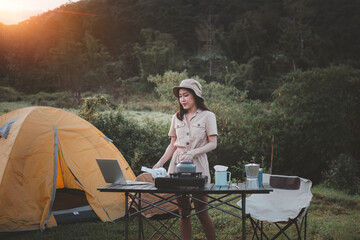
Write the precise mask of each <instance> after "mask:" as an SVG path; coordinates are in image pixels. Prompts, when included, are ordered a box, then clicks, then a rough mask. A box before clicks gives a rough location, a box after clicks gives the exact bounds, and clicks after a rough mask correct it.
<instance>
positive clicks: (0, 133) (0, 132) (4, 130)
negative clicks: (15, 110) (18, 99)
mask: <svg viewBox="0 0 360 240" xmlns="http://www.w3.org/2000/svg"><path fill="white" fill-rule="evenodd" d="M15 120H16V118H15V119H13V120H10V121H8V122H7V123H5V125H4V126H2V127H0V137H3V138H5V139H7V137H8V135H9V132H10V129H11V126H12V125H13V123H14V122H15Z"/></svg>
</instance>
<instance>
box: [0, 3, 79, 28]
mask: <svg viewBox="0 0 360 240" xmlns="http://www.w3.org/2000/svg"><path fill="white" fill-rule="evenodd" d="M77 1H79V0H0V22H2V23H4V24H7V25H10V24H17V23H19V22H21V21H24V20H26V19H29V18H30V17H32V16H36V15H39V14H41V13H43V12H47V11H49V10H52V9H54V8H57V7H59V6H61V5H63V4H65V3H71V2H77Z"/></svg>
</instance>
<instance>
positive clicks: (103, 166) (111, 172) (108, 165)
mask: <svg viewBox="0 0 360 240" xmlns="http://www.w3.org/2000/svg"><path fill="white" fill-rule="evenodd" d="M96 162H97V164H98V165H99V168H100V171H101V173H102V175H103V177H104V180H105V182H106V183H113V184H124V185H125V184H126V185H139V184H151V183H148V182H139V181H132V180H126V179H125V176H124V173H123V172H122V170H121V167H120V165H119V163H118V161H117V160H116V159H106V158H97V159H96Z"/></svg>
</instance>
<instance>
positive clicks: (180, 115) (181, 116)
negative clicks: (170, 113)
mask: <svg viewBox="0 0 360 240" xmlns="http://www.w3.org/2000/svg"><path fill="white" fill-rule="evenodd" d="M184 89H186V90H188V91H189V92H190V93H191V94H192V95H193V96H194V98H195V104H196V106H197V107H198V108H200V109H201V110H203V111H210V110H209V108H208V107H207V106H206V105H205V103H204V99H202V98H200V97H198V96H197V95H196V94H195V92H194V90H192V89H190V88H184ZM179 90H180V89H179ZM178 103H179V110H178V111H177V112H176V117H177V118H178V119H179V120H180V121H182V120H183V119H184V115H185V113H186V112H187V110H185V109H184V108H183V106H182V105H181V103H180V100H179V94H178Z"/></svg>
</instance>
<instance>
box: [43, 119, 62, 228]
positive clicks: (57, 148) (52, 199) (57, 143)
mask: <svg viewBox="0 0 360 240" xmlns="http://www.w3.org/2000/svg"><path fill="white" fill-rule="evenodd" d="M58 157H59V138H58V132H57V128H56V126H54V182H53V192H52V196H51V203H50V206H49V213H48V216H47V219H46V221H45V224H44V226H43V227H42V230H44V229H45V227H46V225H47V223H48V221H49V219H50V216H51V209H52V206H53V204H54V201H55V194H56V180H57V174H58V172H57V170H58Z"/></svg>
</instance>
